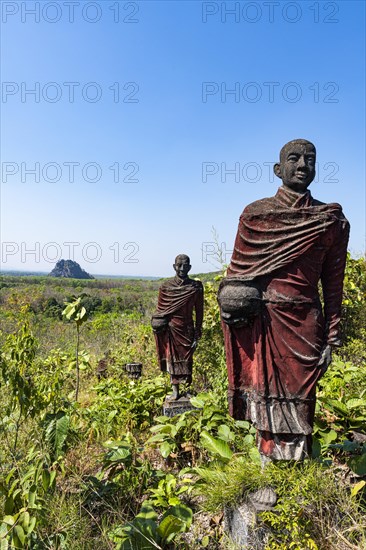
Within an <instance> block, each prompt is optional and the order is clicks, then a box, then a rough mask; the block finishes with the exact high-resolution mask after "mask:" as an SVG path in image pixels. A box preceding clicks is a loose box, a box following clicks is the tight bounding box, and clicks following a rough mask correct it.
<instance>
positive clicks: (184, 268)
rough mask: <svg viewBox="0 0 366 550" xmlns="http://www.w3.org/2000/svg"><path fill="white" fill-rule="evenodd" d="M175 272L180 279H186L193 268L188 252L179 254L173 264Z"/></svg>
mask: <svg viewBox="0 0 366 550" xmlns="http://www.w3.org/2000/svg"><path fill="white" fill-rule="evenodd" d="M173 267H174V269H175V272H176V274H177V276H178V277H179V278H180V279H186V278H187V277H188V273H189V271H190V269H191V267H192V266H191V264H190V259H189V256H187V255H186V254H178V256H177V257H176V258H175V262H174V264H173Z"/></svg>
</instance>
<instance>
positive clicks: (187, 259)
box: [174, 254, 191, 264]
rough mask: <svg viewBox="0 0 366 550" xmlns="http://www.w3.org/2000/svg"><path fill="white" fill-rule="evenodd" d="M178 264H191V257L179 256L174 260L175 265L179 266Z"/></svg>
mask: <svg viewBox="0 0 366 550" xmlns="http://www.w3.org/2000/svg"><path fill="white" fill-rule="evenodd" d="M178 262H186V263H189V264H190V263H191V260H190V259H189V256H187V254H178V256H177V257H176V258H175V260H174V263H175V264H177V263H178Z"/></svg>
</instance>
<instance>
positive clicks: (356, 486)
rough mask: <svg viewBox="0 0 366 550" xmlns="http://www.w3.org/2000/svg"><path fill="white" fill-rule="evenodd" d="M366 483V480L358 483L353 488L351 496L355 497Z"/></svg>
mask: <svg viewBox="0 0 366 550" xmlns="http://www.w3.org/2000/svg"><path fill="white" fill-rule="evenodd" d="M365 485H366V481H364V480H362V481H359V482H358V483H356V485H354V486H353V487H352V489H351V496H352V497H354V496H356V495H357V493H359V492H360V491H361V490H362V489H363V488H364V487H365Z"/></svg>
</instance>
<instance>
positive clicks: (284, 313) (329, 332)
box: [219, 139, 349, 460]
mask: <svg viewBox="0 0 366 550" xmlns="http://www.w3.org/2000/svg"><path fill="white" fill-rule="evenodd" d="M315 157H316V151H315V147H314V145H313V144H312V143H310V142H309V141H307V140H304V139H296V140H294V141H290V142H289V143H286V145H285V146H284V147H283V148H282V149H281V152H280V162H279V163H277V164H275V165H274V173H275V174H276V176H278V177H279V178H280V179H282V186H281V187H280V188H279V189H278V191H277V193H276V195H275V196H274V197H270V198H266V199H262V200H259V201H256V202H253V203H252V204H249V205H248V206H247V207H246V208H245V209H244V212H243V213H242V215H241V216H240V221H239V227H238V232H237V236H236V240H235V245H234V251H233V255H232V258H231V263H230V265H229V268H228V271H227V277H226V278H225V279H224V280H223V281H222V283H221V286H220V289H219V303H220V306H221V315H222V321H223V330H224V337H225V349H226V362H227V369H228V377H229V408H230V413H231V415H232V416H233V417H234V418H236V419H248V420H251V421H252V422H253V424H254V426H255V427H256V428H257V444H258V448H259V451H260V452H261V453H262V455H265V456H267V457H269V458H272V459H284V460H291V459H295V460H302V459H303V458H306V457H307V456H311V443H312V437H311V433H312V427H313V421H314V411H315V391H316V383H317V381H318V380H319V378H320V377H321V376H322V375H323V374H324V372H325V371H326V369H327V367H328V365H329V363H330V361H331V351H332V348H333V347H336V346H340V345H341V340H340V334H339V325H340V313H341V302H342V288H343V276H344V269H345V262H346V251H347V243H348V235H349V224H348V222H347V220H346V218H345V217H344V215H343V213H342V208H341V206H340V205H339V204H337V203H330V204H324V203H322V202H320V201H318V200H316V199H314V198H313V197H312V196H311V194H310V191H308V186H309V185H310V183H311V182H312V181H313V179H314V177H315ZM319 281H321V285H322V294H323V302H324V307H323V308H322V305H321V302H320V298H319V292H318V283H319ZM264 460H265V459H264Z"/></svg>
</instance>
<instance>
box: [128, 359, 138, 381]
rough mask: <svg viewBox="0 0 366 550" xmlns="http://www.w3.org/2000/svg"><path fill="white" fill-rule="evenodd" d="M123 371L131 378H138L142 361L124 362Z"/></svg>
mask: <svg viewBox="0 0 366 550" xmlns="http://www.w3.org/2000/svg"><path fill="white" fill-rule="evenodd" d="M125 371H126V372H127V376H128V377H129V378H131V379H132V380H138V379H139V378H141V375H142V363H126V365H125Z"/></svg>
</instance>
